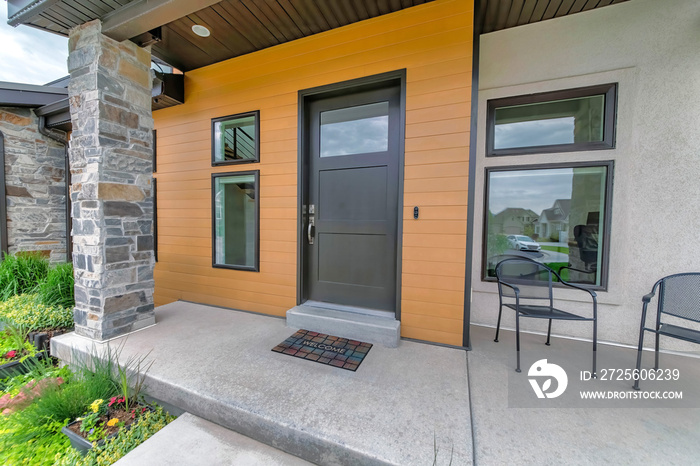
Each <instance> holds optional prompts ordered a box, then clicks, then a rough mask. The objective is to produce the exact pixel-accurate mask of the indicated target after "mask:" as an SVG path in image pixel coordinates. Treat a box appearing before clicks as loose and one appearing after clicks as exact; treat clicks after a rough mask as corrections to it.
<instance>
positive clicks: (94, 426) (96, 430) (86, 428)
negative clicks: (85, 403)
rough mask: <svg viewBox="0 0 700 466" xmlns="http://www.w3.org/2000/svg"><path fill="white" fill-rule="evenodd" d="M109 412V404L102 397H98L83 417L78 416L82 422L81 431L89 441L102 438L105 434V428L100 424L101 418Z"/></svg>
mask: <svg viewBox="0 0 700 466" xmlns="http://www.w3.org/2000/svg"><path fill="white" fill-rule="evenodd" d="M105 414H107V404H105V402H104V400H103V399H102V398H98V399H97V400H95V401H93V402H92V404H90V407H89V409H88V412H87V413H86V414H84V415H83V417H82V418H78V419H77V420H78V421H81V422H80V432H82V433H83V434H84V435H85V438H87V439H88V440H89V441H91V442H94V441H96V440H99V439H101V438H102V437H103V436H104V435H103V433H104V429H103V428H102V427H101V426H100V425H99V421H100V418H102V416H104V415H105Z"/></svg>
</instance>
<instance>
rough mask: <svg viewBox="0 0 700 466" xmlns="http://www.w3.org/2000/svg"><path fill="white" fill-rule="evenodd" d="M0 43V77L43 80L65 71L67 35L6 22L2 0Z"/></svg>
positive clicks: (29, 82)
mask: <svg viewBox="0 0 700 466" xmlns="http://www.w3.org/2000/svg"><path fill="white" fill-rule="evenodd" d="M0 43H1V44H2V47H1V48H0V81H9V82H15V83H23V84H46V83H48V82H51V81H53V80H55V79H58V78H62V77H64V76H66V75H68V67H67V64H66V60H67V58H68V39H67V38H66V37H62V36H59V35H57V34H52V33H50V32H46V31H41V30H39V29H34V28H31V27H29V26H18V27H16V28H13V27H12V26H9V25H8V24H7V5H6V4H5V3H4V2H3V3H2V4H0Z"/></svg>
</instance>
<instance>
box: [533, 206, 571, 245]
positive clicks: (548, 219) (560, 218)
mask: <svg viewBox="0 0 700 466" xmlns="http://www.w3.org/2000/svg"><path fill="white" fill-rule="evenodd" d="M570 210H571V199H557V200H556V201H554V205H553V206H552V207H551V208H549V209H545V210H543V211H542V214H541V215H540V218H539V220H538V222H537V224H538V230H537V234H538V235H539V237H540V239H541V240H543V241H546V240H547V239H549V240H551V241H554V242H560V243H566V242H567V241H568V231H569V212H570Z"/></svg>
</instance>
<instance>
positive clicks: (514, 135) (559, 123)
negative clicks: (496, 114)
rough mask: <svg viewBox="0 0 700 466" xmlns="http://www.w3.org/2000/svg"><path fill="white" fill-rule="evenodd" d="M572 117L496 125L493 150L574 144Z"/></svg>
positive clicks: (573, 120) (573, 121)
mask: <svg viewBox="0 0 700 466" xmlns="http://www.w3.org/2000/svg"><path fill="white" fill-rule="evenodd" d="M574 123H575V119H574V117H564V118H552V119H549V120H533V121H521V122H517V123H506V124H498V125H496V138H495V144H494V146H495V149H507V148H510V147H532V146H551V145H554V144H571V143H573V142H574Z"/></svg>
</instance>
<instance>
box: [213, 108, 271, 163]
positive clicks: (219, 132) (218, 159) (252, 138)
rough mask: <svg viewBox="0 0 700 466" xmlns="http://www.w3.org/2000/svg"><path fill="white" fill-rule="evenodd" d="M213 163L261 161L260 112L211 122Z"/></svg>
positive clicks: (216, 119)
mask: <svg viewBox="0 0 700 466" xmlns="http://www.w3.org/2000/svg"><path fill="white" fill-rule="evenodd" d="M211 138H212V141H211V163H212V165H228V164H234V163H251V162H259V161H260V112H258V111H255V112H248V113H239V114H238V115H231V116H226V117H221V118H214V119H212V120H211Z"/></svg>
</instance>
